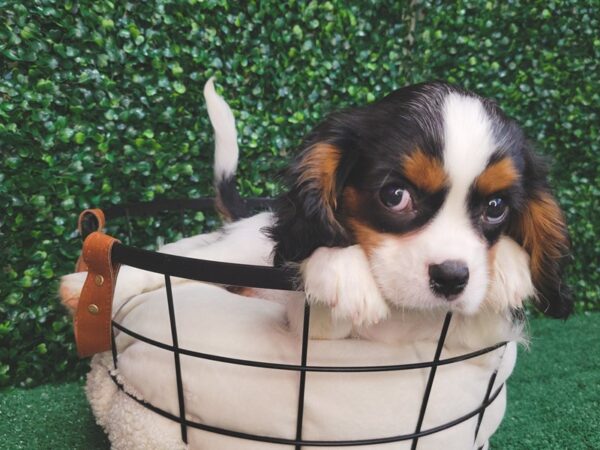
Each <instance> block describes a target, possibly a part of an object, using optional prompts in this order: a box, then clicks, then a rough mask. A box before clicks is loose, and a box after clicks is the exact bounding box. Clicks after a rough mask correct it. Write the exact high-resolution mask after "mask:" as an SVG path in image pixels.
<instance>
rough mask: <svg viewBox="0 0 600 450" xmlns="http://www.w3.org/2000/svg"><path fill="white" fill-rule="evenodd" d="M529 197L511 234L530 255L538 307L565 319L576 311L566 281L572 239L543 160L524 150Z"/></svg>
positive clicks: (514, 219)
mask: <svg viewBox="0 0 600 450" xmlns="http://www.w3.org/2000/svg"><path fill="white" fill-rule="evenodd" d="M524 157H525V161H524V163H525V164H524V173H523V184H524V187H525V192H526V198H525V199H524V203H523V206H522V207H521V208H518V209H519V210H518V211H516V212H515V214H514V215H513V218H512V219H511V222H510V224H509V228H508V233H509V234H510V235H511V236H512V237H513V238H514V239H515V240H516V241H517V242H518V243H519V244H520V245H521V246H522V247H523V248H524V249H525V250H526V251H527V253H529V257H530V268H531V277H532V280H533V284H534V286H535V289H536V307H537V308H538V309H539V310H540V311H541V312H543V313H544V314H545V315H548V316H551V317H555V318H561V319H565V318H567V317H568V316H569V315H570V314H571V312H572V311H573V299H572V296H571V292H570V290H569V288H568V287H567V285H566V283H565V281H564V267H565V264H566V263H567V260H568V258H569V257H570V239H569V235H568V230H567V225H566V222H565V217H564V214H563V212H562V211H561V209H560V206H559V205H558V202H557V201H556V199H555V198H554V196H553V195H552V193H551V190H550V187H549V185H548V181H547V172H548V170H547V166H546V163H545V161H544V160H543V158H541V157H539V156H537V155H535V154H534V153H533V152H531V151H530V150H529V149H526V150H525V151H524Z"/></svg>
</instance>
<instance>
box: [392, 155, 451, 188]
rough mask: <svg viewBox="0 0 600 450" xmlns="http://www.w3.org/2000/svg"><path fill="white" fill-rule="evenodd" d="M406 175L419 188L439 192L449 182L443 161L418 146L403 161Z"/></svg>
mask: <svg viewBox="0 0 600 450" xmlns="http://www.w3.org/2000/svg"><path fill="white" fill-rule="evenodd" d="M402 169H403V172H404V176H405V177H406V178H407V179H408V180H409V181H410V182H411V183H412V184H414V185H415V186H417V187H418V188H420V189H422V190H424V191H428V192H437V191H439V190H440V189H442V188H443V187H444V186H445V185H446V184H447V176H446V173H445V172H444V168H443V166H442V163H441V162H440V161H439V160H437V159H436V158H434V157H432V156H429V155H427V154H425V153H424V152H423V150H421V149H419V148H417V149H416V150H415V151H413V152H412V153H411V154H409V155H406V156H405V157H404V159H403V161H402Z"/></svg>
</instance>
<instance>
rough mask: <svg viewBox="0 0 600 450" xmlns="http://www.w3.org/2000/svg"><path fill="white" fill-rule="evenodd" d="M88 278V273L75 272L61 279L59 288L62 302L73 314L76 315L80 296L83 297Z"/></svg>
mask: <svg viewBox="0 0 600 450" xmlns="http://www.w3.org/2000/svg"><path fill="white" fill-rule="evenodd" d="M86 277H87V272H75V273H70V274H69V275H65V276H64V277H62V278H61V279H60V287H59V288H58V295H59V297H60V302H61V303H62V304H63V305H64V306H65V308H67V309H68V310H69V312H70V313H71V314H74V313H75V311H76V310H77V304H78V303H79V296H80V295H81V290H82V289H83V284H84V283H85V279H86Z"/></svg>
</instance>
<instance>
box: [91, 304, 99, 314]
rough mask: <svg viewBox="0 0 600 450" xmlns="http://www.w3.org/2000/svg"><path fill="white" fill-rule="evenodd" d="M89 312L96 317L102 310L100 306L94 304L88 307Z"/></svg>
mask: <svg viewBox="0 0 600 450" xmlns="http://www.w3.org/2000/svg"><path fill="white" fill-rule="evenodd" d="M88 311H89V312H90V314H94V315H96V314H98V313H99V312H100V308H98V305H96V304H94V303H92V304H91V305H90V306H88Z"/></svg>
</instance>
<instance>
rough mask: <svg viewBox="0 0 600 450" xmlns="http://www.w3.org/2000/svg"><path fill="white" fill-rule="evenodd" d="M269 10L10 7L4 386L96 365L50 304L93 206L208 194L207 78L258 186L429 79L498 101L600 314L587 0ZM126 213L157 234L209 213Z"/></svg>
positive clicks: (140, 240)
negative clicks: (322, 126) (363, 111)
mask: <svg viewBox="0 0 600 450" xmlns="http://www.w3.org/2000/svg"><path fill="white" fill-rule="evenodd" d="M259 3H260V4H257V3H255V2H238V1H231V2H227V1H216V0H207V1H196V0H188V1H174V0H155V1H148V2H135V1H129V2H128V1H110V0H96V1H77V0H66V1H55V0H25V1H14V0H13V1H6V0H0V155H1V156H0V160H1V164H0V206H1V210H0V245H1V247H0V248H1V252H2V253H1V265H2V266H1V269H2V270H0V277H1V278H0V385H5V384H19V385H33V384H36V383H40V382H47V381H52V380H63V379H68V378H75V377H79V376H80V375H81V373H83V371H84V370H85V368H84V366H85V364H82V363H78V362H77V361H76V357H75V355H74V347H73V344H72V335H71V327H70V321H69V318H68V317H67V316H66V314H65V312H64V311H63V309H62V308H61V307H60V305H59V304H58V301H57V296H56V289H57V285H58V277H59V276H60V275H62V274H65V273H68V272H70V271H71V270H72V267H73V263H74V261H75V258H76V255H77V253H78V250H79V248H80V242H79V240H78V239H77V236H76V235H74V233H73V230H74V228H75V223H76V217H77V214H78V212H79V211H80V210H81V209H83V208H87V207H89V206H96V205H109V204H112V203H123V202H130V201H139V200H152V199H154V198H158V197H169V198H175V197H197V196H201V195H209V194H210V192H211V191H210V185H211V160H212V158H211V156H212V155H211V154H212V136H211V129H210V125H209V122H208V120H207V116H206V111H205V108H204V104H203V99H202V87H203V83H204V82H205V81H206V79H207V78H208V77H209V76H211V75H215V76H216V77H217V81H218V83H219V85H220V86H221V87H222V89H223V91H224V95H225V97H226V99H227V101H228V102H229V103H230V104H231V106H232V107H233V109H234V111H235V113H236V117H237V119H238V129H239V135H240V141H241V148H242V154H241V164H240V169H239V173H240V175H241V189H242V191H243V192H244V193H245V194H246V195H250V194H252V195H273V194H274V193H276V191H277V186H278V185H277V179H276V176H275V174H276V173H277V171H278V170H279V169H281V168H282V167H284V166H285V164H286V161H287V159H288V156H289V154H290V152H292V151H293V149H294V147H295V146H296V145H297V144H298V143H299V141H300V139H301V137H302V135H303V134H304V133H306V132H307V131H308V130H310V128H311V127H313V126H314V125H315V124H316V123H317V122H318V121H319V120H320V119H321V118H323V116H324V115H325V114H326V113H327V112H328V111H331V110H332V109H335V108H338V107H341V106H347V105H351V104H362V103H365V102H369V101H372V100H374V99H375V98H378V97H381V96H383V95H384V94H386V93H387V92H389V91H390V90H392V89H394V88H396V87H399V86H402V85H405V84H408V83H415V82H419V81H424V80H431V79H435V78H437V79H445V80H449V81H451V82H454V83H458V84H461V85H463V86H465V87H467V88H469V89H473V90H475V91H477V92H479V93H481V94H483V95H485V96H489V97H493V98H495V99H497V100H498V102H499V103H500V104H501V106H502V107H503V108H504V109H505V110H506V111H507V112H508V113H509V114H511V115H513V116H514V117H516V118H517V119H518V120H519V121H520V122H521V123H522V124H523V126H524V127H525V129H526V131H527V133H528V135H529V136H530V138H532V139H533V140H535V141H536V142H537V146H538V148H539V149H540V151H542V152H544V153H546V154H548V155H550V156H551V157H552V158H553V159H554V166H553V167H554V170H553V177H554V186H555V187H556V188H557V190H558V196H559V199H560V201H561V203H562V205H563V207H564V208H565V210H566V212H567V215H568V218H569V223H570V230H571V234H572V239H573V244H574V251H573V254H574V261H573V264H572V265H571V271H570V281H571V284H572V285H573V286H574V288H575V293H576V298H577V308H578V310H580V311H581V310H585V309H598V308H599V306H600V290H599V285H600V274H599V267H600V266H599V263H598V255H599V254H600V244H599V236H598V226H599V225H600V218H599V215H598V214H599V213H598V200H599V199H600V176H599V170H598V166H599V161H600V152H599V150H600V148H599V143H598V128H599V127H598V124H599V117H598V111H599V105H600V97H599V92H600V85H599V77H598V73H600V68H599V67H598V60H599V59H600V38H599V37H598V34H597V30H598V29H600V24H599V23H598V17H599V16H600V15H599V9H598V3H597V2H596V1H595V0H588V1H585V0H577V1H543V2H542V1H540V2H531V1H506V2H505V1H502V2H493V1H461V2H456V3H452V4H450V3H449V2H441V1H440V2H435V1H417V2H412V3H413V6H408V5H409V4H410V2H408V1H407V2H399V1H397V0H388V1H375V0H372V1H364V0H356V1H352V2H349V1H341V0H332V1H319V2H317V1H313V2H304V1H294V0H289V1H282V0H276V1H262V2H259ZM134 222H135V223H134V227H133V228H134V233H133V243H134V244H136V245H145V246H148V245H152V244H153V243H155V242H156V239H157V238H159V237H160V236H162V237H165V238H166V239H173V238H176V237H178V236H180V235H181V234H182V233H185V234H190V233H194V232H196V231H198V230H199V229H201V228H202V227H204V226H206V225H207V223H208V222H210V221H209V220H208V219H207V218H206V216H204V215H203V214H188V215H186V216H185V217H184V218H183V219H182V220H180V219H179V218H177V220H176V221H174V219H172V218H168V217H162V216H161V217H159V218H156V219H144V220H137V221H134ZM120 225H122V224H119V223H117V227H116V228H115V229H114V230H111V231H113V232H114V233H116V234H118V235H119V236H123V235H125V234H126V231H125V229H124V228H123V227H120Z"/></svg>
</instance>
